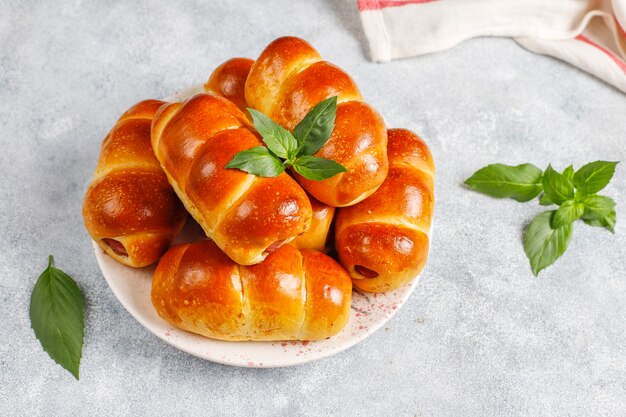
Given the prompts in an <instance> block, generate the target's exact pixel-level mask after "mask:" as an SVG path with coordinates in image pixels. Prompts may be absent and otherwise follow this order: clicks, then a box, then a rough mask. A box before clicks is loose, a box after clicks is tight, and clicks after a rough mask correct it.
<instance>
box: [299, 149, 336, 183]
mask: <svg viewBox="0 0 626 417" xmlns="http://www.w3.org/2000/svg"><path fill="white" fill-rule="evenodd" d="M293 169H294V170H295V171H296V172H297V173H298V174H300V175H302V176H303V177H304V178H307V179H309V180H315V181H322V180H325V179H328V178H331V177H334V176H335V175H337V174H339V173H341V172H346V171H347V169H346V167H344V166H343V165H341V164H339V163H337V162H335V161H333V160H330V159H324V158H317V157H315V156H310V155H304V156H301V157H300V158H298V159H296V161H295V162H294V164H293Z"/></svg>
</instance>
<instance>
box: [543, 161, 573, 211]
mask: <svg viewBox="0 0 626 417" xmlns="http://www.w3.org/2000/svg"><path fill="white" fill-rule="evenodd" d="M543 192H544V193H545V194H546V196H548V198H549V199H550V200H551V201H553V202H554V203H555V204H562V203H563V202H564V201H566V200H571V199H573V198H574V183H573V182H572V180H571V179H570V178H569V176H568V175H563V174H559V173H558V172H556V171H555V170H554V169H553V168H552V165H548V168H546V170H545V172H544V173H543Z"/></svg>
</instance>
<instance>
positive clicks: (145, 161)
mask: <svg viewBox="0 0 626 417" xmlns="http://www.w3.org/2000/svg"><path fill="white" fill-rule="evenodd" d="M162 104H163V102H162V101H158V100H146V101H142V102H141V103H138V104H136V105H135V106H133V107H131V108H130V109H129V110H128V111H127V112H126V113H124V114H123V115H122V117H121V118H120V119H119V120H118V121H117V123H116V124H115V126H114V127H113V129H112V130H111V132H110V133H109V134H108V135H107V137H106V138H105V139H104V141H103V142H102V147H101V150H100V157H99V159H98V165H97V167H96V172H95V174H94V178H93V181H92V182H91V185H90V186H89V189H88V190H87V193H86V195H85V200H84V202H83V219H84V221H85V227H86V228H87V231H88V232H89V235H90V236H91V238H92V239H93V240H94V241H95V242H96V243H97V244H98V245H99V246H100V247H101V248H102V249H103V250H104V251H105V252H106V253H107V254H108V255H109V256H111V257H112V258H113V259H115V260H116V261H118V262H120V263H122V264H124V265H128V266H132V267H135V268H140V267H143V266H146V265H150V264H152V263H154V262H156V261H157V260H158V259H159V257H160V256H161V255H162V254H163V253H164V252H165V250H166V249H167V248H168V247H169V245H170V244H171V243H172V240H173V239H174V237H175V236H176V235H177V234H178V232H180V229H181V228H182V226H183V224H184V223H185V219H186V217H187V213H186V212H185V209H184V207H183V205H182V204H181V203H180V201H179V200H178V198H177V197H176V194H175V193H174V190H172V187H170V185H169V183H168V182H167V177H166V176H165V173H164V172H163V170H162V169H161V166H160V165H159V161H157V160H156V158H155V157H154V153H153V152H152V146H151V145H150V123H152V118H153V117H154V114H155V113H156V111H157V110H158V108H159V107H161V105H162Z"/></svg>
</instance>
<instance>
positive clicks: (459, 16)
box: [357, 0, 626, 93]
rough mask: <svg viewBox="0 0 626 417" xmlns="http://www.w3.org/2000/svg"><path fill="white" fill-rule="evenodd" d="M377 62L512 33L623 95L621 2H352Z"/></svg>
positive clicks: (625, 15) (624, 4)
mask: <svg viewBox="0 0 626 417" xmlns="http://www.w3.org/2000/svg"><path fill="white" fill-rule="evenodd" d="M357 2H358V6H359V10H360V14H361V20H362V22H363V27H364V29H365V35H366V36H367V39H368V42H369V46H370V51H371V56H372V59H373V60H374V61H389V60H391V59H395V58H404V57H409V56H415V55H421V54H427V53H431V52H437V51H441V50H443V49H447V48H450V47H452V46H454V45H456V44H458V43H459V42H462V41H464V40H466V39H469V38H473V37H476V36H510V37H513V38H515V40H516V41H517V42H518V43H519V44H520V45H522V46H523V47H524V48H526V49H529V50H531V51H533V52H537V53H541V54H546V55H551V56H554V57H556V58H559V59H562V60H563V61H566V62H569V63H570V64H572V65H575V66H577V67H578V68H580V69H582V70H584V71H587V72H589V73H591V74H593V75H595V76H596V77H598V78H600V79H602V80H604V81H606V82H607V83H609V84H612V85H614V86H615V87H617V88H618V89H620V90H621V91H623V92H625V93H626V32H625V31H624V28H625V27H626V0H357Z"/></svg>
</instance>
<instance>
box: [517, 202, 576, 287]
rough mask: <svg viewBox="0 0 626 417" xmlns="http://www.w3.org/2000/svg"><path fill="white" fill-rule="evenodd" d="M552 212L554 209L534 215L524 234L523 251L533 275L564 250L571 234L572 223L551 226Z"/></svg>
mask: <svg viewBox="0 0 626 417" xmlns="http://www.w3.org/2000/svg"><path fill="white" fill-rule="evenodd" d="M554 213H555V211H544V212H543V213H541V214H539V215H538V216H536V217H535V218H534V219H533V221H532V222H531V223H530V226H529V227H528V230H527V231H526V234H525V235H524V252H526V256H527V257H528V259H529V260H530V266H531V268H532V271H533V274H534V275H535V276H537V275H538V274H539V272H540V271H541V270H543V269H545V268H547V267H548V266H550V265H552V264H553V263H554V262H555V261H556V260H557V259H558V258H559V257H560V256H561V255H562V254H563V253H564V252H565V250H566V249H567V245H568V244H569V241H570V238H571V236H572V223H569V224H565V225H563V226H560V227H557V228H552V227H551V225H550V224H551V221H552V216H554Z"/></svg>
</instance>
